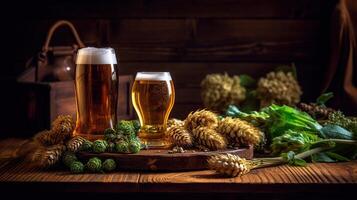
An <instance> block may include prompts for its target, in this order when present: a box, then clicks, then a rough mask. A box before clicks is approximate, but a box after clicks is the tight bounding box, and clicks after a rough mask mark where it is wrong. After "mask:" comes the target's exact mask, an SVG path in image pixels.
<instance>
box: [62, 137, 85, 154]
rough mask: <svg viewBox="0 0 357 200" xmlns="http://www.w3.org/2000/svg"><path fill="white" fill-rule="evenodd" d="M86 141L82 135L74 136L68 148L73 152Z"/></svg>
mask: <svg viewBox="0 0 357 200" xmlns="http://www.w3.org/2000/svg"><path fill="white" fill-rule="evenodd" d="M85 141H86V139H84V138H82V137H81V136H74V137H73V138H71V139H70V140H69V141H68V142H67V145H66V146H67V149H68V150H69V151H72V152H77V151H79V150H80V149H81V147H82V145H83V143H84V142H85Z"/></svg>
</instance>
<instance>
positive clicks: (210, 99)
mask: <svg viewBox="0 0 357 200" xmlns="http://www.w3.org/2000/svg"><path fill="white" fill-rule="evenodd" d="M201 88H202V92H201V97H202V100H203V104H204V106H205V107H207V108H209V109H212V110H217V111H224V110H225V109H226V108H227V107H228V105H230V104H239V103H240V102H242V101H243V100H244V99H245V92H246V91H245V88H244V87H242V86H241V85H240V80H239V77H238V76H234V77H233V78H231V77H229V76H228V75H227V74H209V75H207V76H206V77H205V78H204V79H203V80H202V82H201Z"/></svg>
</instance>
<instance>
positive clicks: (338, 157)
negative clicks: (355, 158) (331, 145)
mask: <svg viewBox="0 0 357 200" xmlns="http://www.w3.org/2000/svg"><path fill="white" fill-rule="evenodd" d="M325 153H326V155H327V156H329V157H330V158H331V159H334V160H336V161H341V162H348V161H350V159H348V158H347V157H345V156H343V155H340V154H338V153H334V152H325Z"/></svg>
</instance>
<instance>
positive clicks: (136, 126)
mask: <svg viewBox="0 0 357 200" xmlns="http://www.w3.org/2000/svg"><path fill="white" fill-rule="evenodd" d="M131 123H132V124H133V127H134V130H135V133H138V132H139V131H140V128H141V125H140V122H139V120H132V121H131Z"/></svg>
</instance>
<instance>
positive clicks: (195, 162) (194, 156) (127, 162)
mask: <svg viewBox="0 0 357 200" xmlns="http://www.w3.org/2000/svg"><path fill="white" fill-rule="evenodd" d="M169 151H170V149H160V150H158V149H148V150H141V151H140V152H139V153H136V154H122V153H102V154H95V153H88V152H80V153H79V155H78V157H80V158H82V159H84V160H86V159H89V158H92V157H94V156H97V157H99V158H101V159H106V158H112V159H115V161H116V162H117V163H120V165H118V168H117V169H119V170H139V171H156V172H162V171H192V170H202V169H207V162H206V160H207V159H208V158H209V157H210V156H212V155H215V154H227V153H229V154H233V155H237V156H239V157H241V158H246V159H252V158H253V146H249V147H240V148H239V149H238V148H237V149H224V150H218V151H207V152H206V151H200V150H198V149H191V148H190V149H187V148H186V149H185V152H183V153H169Z"/></svg>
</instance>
